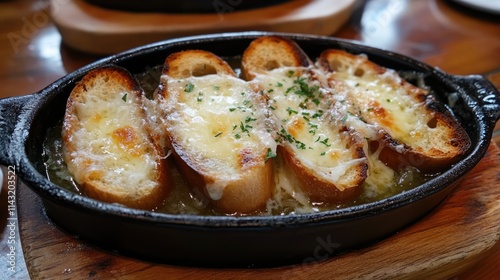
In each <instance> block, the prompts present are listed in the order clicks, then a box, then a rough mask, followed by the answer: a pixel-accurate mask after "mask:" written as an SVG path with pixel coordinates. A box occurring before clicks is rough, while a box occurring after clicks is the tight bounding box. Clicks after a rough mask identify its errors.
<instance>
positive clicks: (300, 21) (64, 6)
mask: <svg viewBox="0 0 500 280" xmlns="http://www.w3.org/2000/svg"><path fill="white" fill-rule="evenodd" d="M174 1H182V0H174ZM229 3H231V2H229ZM235 3H237V2H235ZM355 3H356V0H335V1H332V0H290V1H287V2H284V3H281V4H277V5H273V6H267V7H264V8H256V9H250V10H241V11H239V10H237V9H236V8H237V7H234V10H233V12H231V8H232V7H226V9H225V10H220V9H218V12H217V10H216V9H215V7H214V11H215V12H214V13H207V14H167V13H133V12H124V11H117V10H109V9H104V8H100V7H98V6H94V5H91V4H89V3H87V2H85V1H84V0H69V1H61V0H50V4H51V16H52V19H53V21H54V23H55V25H56V26H57V28H58V30H59V32H60V33H61V36H62V40H63V42H64V43H65V44H67V45H69V46H71V47H73V48H75V49H78V50H81V51H84V52H89V53H95V54H104V55H106V54H113V53H117V52H120V51H123V50H127V49H130V48H133V47H136V46H141V45H144V44H147V43H151V42H156V41H161V40H165V39H168V38H173V37H181V36H187V35H195V34H207V33H218V32H227V31H248V30H259V31H274V32H293V33H304V34H316V35H331V34H333V33H334V32H335V31H337V30H338V29H339V28H340V27H341V26H342V25H343V24H344V23H345V22H346V21H347V20H348V19H349V17H350V16H351V13H352V12H353V10H354V6H355Z"/></svg>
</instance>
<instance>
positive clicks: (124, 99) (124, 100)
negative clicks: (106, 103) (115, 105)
mask: <svg viewBox="0 0 500 280" xmlns="http://www.w3.org/2000/svg"><path fill="white" fill-rule="evenodd" d="M122 100H123V102H127V94H126V93H125V94H124V95H123V96H122Z"/></svg>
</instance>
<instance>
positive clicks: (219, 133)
mask: <svg viewBox="0 0 500 280" xmlns="http://www.w3.org/2000/svg"><path fill="white" fill-rule="evenodd" d="M221 134H222V132H218V133H217V134H215V135H214V137H219V136H220V135H221Z"/></svg>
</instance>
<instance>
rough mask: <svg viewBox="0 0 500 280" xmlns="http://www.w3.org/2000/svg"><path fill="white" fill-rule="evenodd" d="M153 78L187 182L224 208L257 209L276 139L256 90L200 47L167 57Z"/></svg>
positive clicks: (266, 193) (266, 194)
mask: <svg viewBox="0 0 500 280" xmlns="http://www.w3.org/2000/svg"><path fill="white" fill-rule="evenodd" d="M161 84H162V86H161V90H160V92H159V93H160V94H161V96H162V97H163V98H160V99H159V102H163V104H161V106H162V107H163V108H164V112H165V115H166V122H165V123H166V131H167V134H168V137H167V138H168V139H169V142H170V146H171V147H172V150H173V155H174V158H175V159H176V162H177V165H178V166H179V167H180V168H179V169H180V173H181V174H182V175H183V176H184V178H185V179H186V180H187V181H188V183H189V184H190V185H191V186H193V187H195V188H197V189H198V190H200V191H201V192H202V193H203V194H204V195H205V197H206V198H207V199H208V200H209V201H210V202H211V204H212V205H214V206H215V208H216V209H218V211H220V212H224V213H226V214H250V213H253V212H255V211H258V210H261V209H262V208H264V207H265V205H266V203H267V201H268V199H269V198H270V196H271V193H272V189H273V187H274V181H273V165H272V160H269V157H272V156H273V155H274V154H275V153H276V143H275V140H274V137H272V135H271V134H270V133H269V132H268V130H269V127H268V121H267V118H266V115H267V111H266V107H265V101H264V100H263V99H262V97H261V96H260V95H259V94H257V93H256V92H253V91H252V89H251V88H250V86H249V85H248V83H246V82H245V81H243V80H241V79H239V78H237V77H236V74H235V73H234V71H233V70H232V68H231V67H230V66H229V65H228V64H227V63H226V62H225V61H223V60H222V59H221V58H219V57H218V56H216V55H214V54H212V53H210V52H206V51H201V50H188V51H184V52H179V53H174V54H172V55H170V56H169V57H167V59H166V61H165V64H164V69H163V75H162V82H161ZM198 193H199V192H198Z"/></svg>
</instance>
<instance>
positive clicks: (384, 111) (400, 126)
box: [331, 57, 438, 149]
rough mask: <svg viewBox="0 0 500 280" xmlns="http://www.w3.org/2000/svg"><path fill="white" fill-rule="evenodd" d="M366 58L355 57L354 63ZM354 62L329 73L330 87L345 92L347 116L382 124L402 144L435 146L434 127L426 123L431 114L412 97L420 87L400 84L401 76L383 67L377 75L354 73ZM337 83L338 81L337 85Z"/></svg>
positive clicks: (424, 146)
mask: <svg viewBox="0 0 500 280" xmlns="http://www.w3.org/2000/svg"><path fill="white" fill-rule="evenodd" d="M365 59H366V58H364V57H359V58H358V59H357V61H356V62H357V63H362V62H364V61H365ZM356 69H358V66H357V65H352V66H351V67H349V68H346V69H343V71H338V72H334V73H333V74H332V76H331V77H332V78H333V81H332V82H331V83H332V84H333V85H334V88H335V89H336V90H337V91H340V92H342V91H346V92H347V96H346V97H345V98H346V100H347V101H348V102H351V103H352V104H351V105H352V106H351V110H349V111H348V113H349V114H351V115H356V116H358V117H360V118H362V119H363V120H365V121H366V122H368V123H370V124H373V125H377V126H381V127H384V129H385V130H386V131H387V132H388V133H389V135H391V137H392V138H394V139H396V140H398V141H400V142H402V143H412V145H415V144H416V145H418V146H420V147H422V148H423V149H427V148H428V147H431V146H435V145H431V143H432V141H436V140H438V139H436V135H437V134H436V132H437V131H436V130H434V129H433V128H432V127H429V126H428V125H427V124H428V122H429V121H430V120H431V119H432V117H433V116H432V114H429V112H428V111H426V110H425V104H424V102H419V101H416V100H415V97H414V95H415V94H416V93H418V91H420V92H422V91H421V90H420V89H417V88H412V87H407V86H401V84H402V80H401V78H400V77H399V76H398V75H397V74H396V73H395V72H394V71H393V70H387V71H386V72H385V73H384V74H382V75H380V74H377V73H372V72H370V71H368V70H367V71H363V72H361V73H357V74H355V71H356ZM337 83H340V84H341V85H340V86H339V85H338V84H337Z"/></svg>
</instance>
